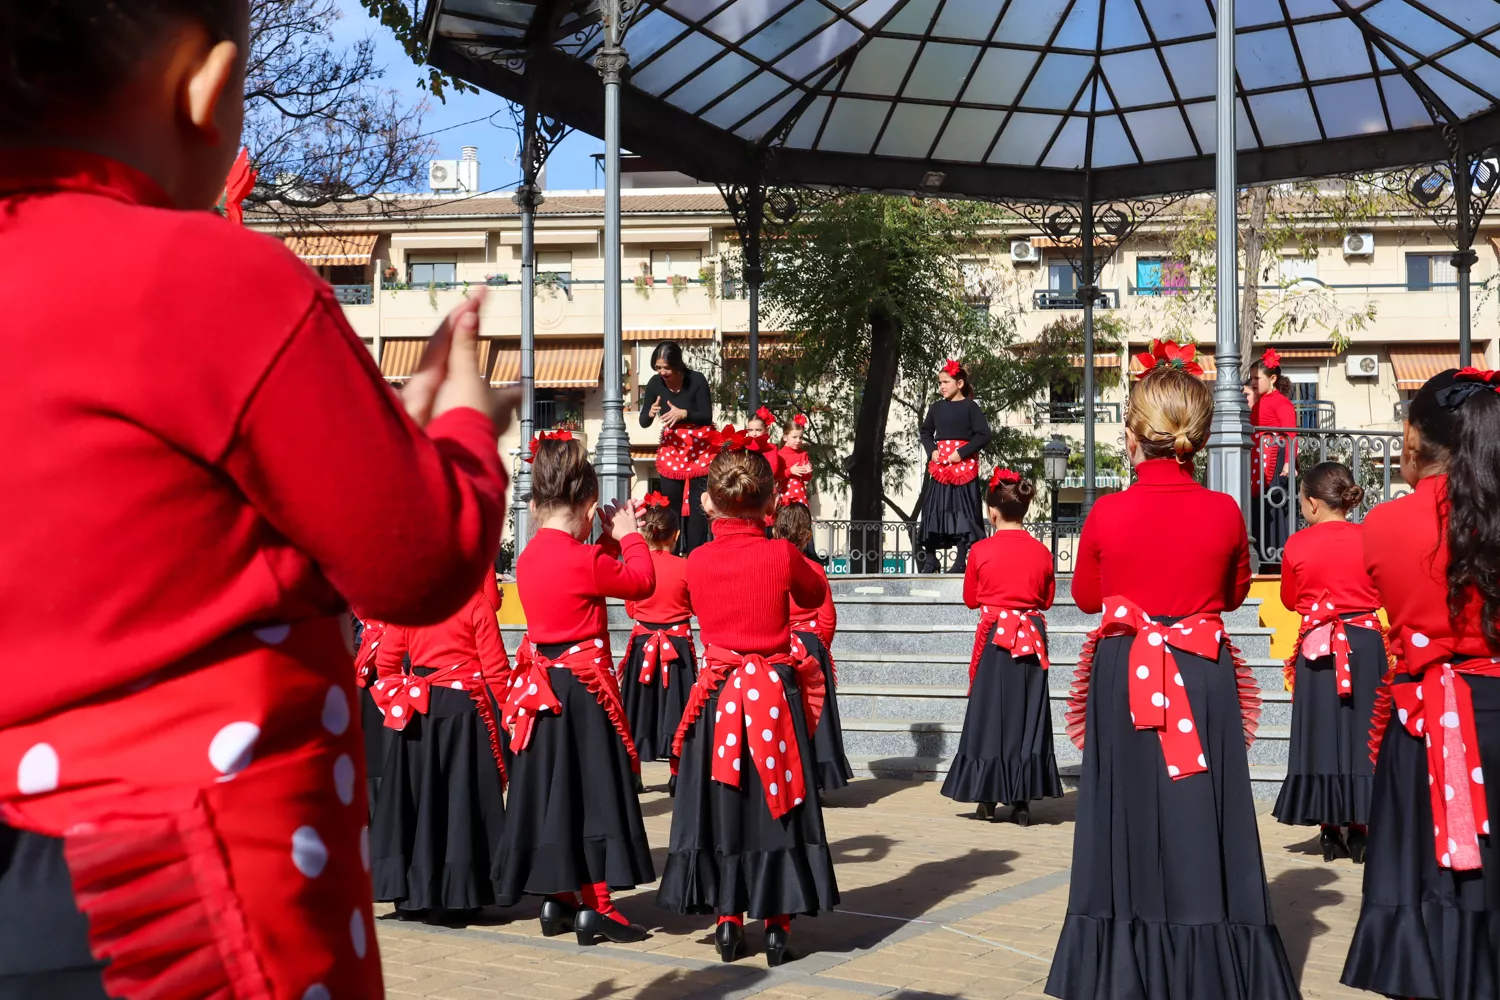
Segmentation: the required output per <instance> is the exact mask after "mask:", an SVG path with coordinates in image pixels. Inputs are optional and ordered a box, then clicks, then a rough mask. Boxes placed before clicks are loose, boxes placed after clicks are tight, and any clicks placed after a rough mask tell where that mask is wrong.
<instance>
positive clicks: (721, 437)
mask: <svg viewBox="0 0 1500 1000" xmlns="http://www.w3.org/2000/svg"><path fill="white" fill-rule="evenodd" d="M708 446H709V447H710V448H712V449H713V450H714V451H719V452H724V451H758V452H762V453H764V452H768V451H775V450H776V446H775V445H774V444H772V443H771V439H770V437H768V436H766V435H764V434H762V435H760V436H759V437H756V436H753V435H751V434H750V433H748V432H746V431H742V430H736V429H735V426H734V424H725V425H724V429H723V430H721V431H710V432H709V435H708Z"/></svg>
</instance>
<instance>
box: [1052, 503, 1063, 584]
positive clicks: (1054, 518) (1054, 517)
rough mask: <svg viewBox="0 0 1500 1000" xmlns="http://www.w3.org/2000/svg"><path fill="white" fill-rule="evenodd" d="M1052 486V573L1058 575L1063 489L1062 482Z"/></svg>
mask: <svg viewBox="0 0 1500 1000" xmlns="http://www.w3.org/2000/svg"><path fill="white" fill-rule="evenodd" d="M1051 486H1052V572H1053V574H1054V575H1055V574H1056V573H1057V531H1058V525H1057V494H1058V493H1059V492H1060V491H1061V489H1062V483H1061V482H1054V483H1052V484H1051Z"/></svg>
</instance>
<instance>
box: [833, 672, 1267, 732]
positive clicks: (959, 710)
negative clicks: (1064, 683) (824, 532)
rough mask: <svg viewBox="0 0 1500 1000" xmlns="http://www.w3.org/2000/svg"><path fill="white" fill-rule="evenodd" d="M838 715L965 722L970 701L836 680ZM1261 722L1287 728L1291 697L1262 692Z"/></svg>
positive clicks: (1055, 711) (1058, 704)
mask: <svg viewBox="0 0 1500 1000" xmlns="http://www.w3.org/2000/svg"><path fill="white" fill-rule="evenodd" d="M1049 694H1050V698H1051V702H1052V725H1053V728H1054V729H1057V730H1060V729H1061V728H1062V721H1063V720H1062V713H1063V709H1064V707H1065V706H1066V705H1067V701H1068V689H1067V688H1066V687H1058V686H1056V684H1055V683H1054V685H1053V687H1052V689H1051V691H1050V692H1049ZM838 698H839V716H840V718H844V719H873V720H880V719H922V720H924V721H929V722H957V723H962V722H963V721H964V714H965V713H966V712H967V711H968V707H969V699H968V697H967V695H966V693H965V689H964V688H962V687H913V686H904V685H864V684H849V683H846V682H845V680H844V678H843V677H842V676H841V677H840V678H839V688H838ZM1261 704H1262V707H1261V723H1262V724H1263V725H1266V726H1289V725H1291V723H1292V696H1291V695H1290V694H1288V693H1286V692H1285V691H1282V690H1279V689H1278V690H1275V691H1270V690H1262V692H1261Z"/></svg>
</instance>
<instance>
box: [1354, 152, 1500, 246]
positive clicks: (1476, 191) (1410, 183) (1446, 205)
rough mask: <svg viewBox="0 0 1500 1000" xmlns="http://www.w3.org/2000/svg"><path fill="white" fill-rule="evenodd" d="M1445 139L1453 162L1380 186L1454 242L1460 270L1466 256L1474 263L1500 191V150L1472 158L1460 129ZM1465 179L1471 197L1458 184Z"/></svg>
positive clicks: (1390, 177)
mask: <svg viewBox="0 0 1500 1000" xmlns="http://www.w3.org/2000/svg"><path fill="white" fill-rule="evenodd" d="M1443 136H1444V138H1445V139H1447V140H1448V149H1449V159H1447V160H1445V161H1440V162H1437V163H1423V164H1419V165H1417V166H1415V167H1407V168H1405V169H1401V170H1394V171H1391V172H1389V173H1384V174H1379V175H1377V177H1376V181H1375V182H1376V183H1377V184H1379V185H1380V186H1381V187H1382V188H1384V189H1385V190H1386V191H1388V192H1389V193H1391V194H1392V195H1395V196H1396V197H1398V198H1400V199H1401V200H1403V201H1405V202H1406V203H1407V204H1409V205H1411V206H1412V207H1413V208H1415V209H1416V210H1417V211H1419V212H1421V213H1423V214H1424V215H1426V216H1427V217H1428V218H1429V219H1431V220H1432V221H1433V222H1434V223H1435V224H1436V225H1437V226H1439V227H1440V228H1441V229H1442V230H1443V232H1445V233H1446V234H1447V235H1448V237H1449V238H1450V239H1452V240H1453V245H1454V246H1455V247H1457V248H1458V251H1459V253H1458V254H1455V260H1454V264H1455V265H1457V264H1458V260H1457V259H1456V258H1457V257H1458V256H1459V255H1464V254H1465V252H1467V256H1469V258H1470V259H1469V261H1468V263H1469V264H1473V263H1474V256H1475V255H1474V253H1473V250H1472V249H1471V248H1472V247H1473V245H1474V240H1475V238H1476V237H1477V236H1478V235H1479V225H1480V223H1481V222H1483V221H1484V216H1485V213H1486V212H1487V211H1488V210H1489V207H1490V204H1491V202H1492V201H1493V200H1494V198H1495V195H1496V193H1497V192H1500V166H1497V164H1496V158H1497V157H1500V147H1494V146H1492V147H1490V148H1489V149H1487V150H1484V151H1481V152H1479V153H1473V154H1470V153H1466V152H1465V151H1464V149H1463V146H1462V143H1461V142H1460V140H1459V135H1458V131H1457V130H1456V129H1454V128H1452V127H1451V126H1450V127H1445V128H1444V129H1443ZM1461 177H1468V179H1469V183H1468V190H1467V192H1465V191H1464V190H1463V185H1462V184H1461V183H1459V182H1458V180H1457V179H1458V178H1461Z"/></svg>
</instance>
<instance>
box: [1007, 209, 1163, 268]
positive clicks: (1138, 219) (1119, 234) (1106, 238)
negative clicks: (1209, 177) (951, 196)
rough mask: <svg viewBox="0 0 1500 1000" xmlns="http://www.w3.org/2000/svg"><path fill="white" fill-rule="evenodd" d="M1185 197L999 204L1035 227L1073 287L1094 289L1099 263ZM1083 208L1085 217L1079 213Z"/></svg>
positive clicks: (1100, 264) (1106, 259)
mask: <svg viewBox="0 0 1500 1000" xmlns="http://www.w3.org/2000/svg"><path fill="white" fill-rule="evenodd" d="M1185 197H1187V196H1186V195H1184V194H1175V195H1163V196H1162V197H1160V198H1149V199H1139V200H1135V199H1121V200H1113V201H1106V202H1101V203H1099V204H1097V205H1094V206H1092V211H1091V212H1089V211H1088V208H1087V207H1086V206H1085V205H1084V204H1082V203H1079V202H1067V201H1064V202H1025V201H1021V202H1002V203H1001V204H1002V205H1003V206H1004V207H1005V208H1007V209H1009V210H1010V211H1012V212H1014V213H1015V214H1016V215H1018V216H1020V217H1021V218H1022V219H1024V220H1025V221H1026V222H1028V223H1030V224H1031V225H1033V226H1035V227H1036V228H1037V229H1039V230H1041V233H1042V235H1043V236H1045V237H1046V238H1047V239H1049V240H1050V241H1051V242H1052V246H1053V247H1055V248H1056V249H1057V250H1059V251H1061V252H1062V255H1063V257H1064V259H1066V260H1067V262H1068V264H1069V265H1070V266H1071V267H1072V268H1073V275H1074V277H1075V278H1076V279H1077V283H1078V287H1079V288H1080V289H1086V288H1098V286H1099V276H1100V275H1101V274H1103V273H1104V267H1105V265H1106V264H1108V263H1109V262H1110V260H1111V259H1112V258H1113V257H1114V255H1115V252H1116V251H1117V250H1119V248H1120V247H1121V246H1122V245H1123V244H1124V243H1125V241H1126V240H1128V239H1130V238H1131V237H1132V236H1134V235H1135V233H1136V231H1137V230H1139V229H1140V228H1141V226H1143V225H1145V224H1146V223H1148V222H1150V221H1151V220H1152V219H1154V218H1155V217H1156V216H1158V215H1160V214H1161V213H1162V212H1163V211H1165V210H1166V209H1168V208H1170V207H1171V206H1173V205H1175V204H1177V203H1178V202H1180V201H1182V200H1183V199H1184V198H1185ZM1086 212H1087V213H1088V214H1089V215H1090V216H1091V217H1090V218H1087V219H1086V218H1085V213H1086ZM1090 237H1092V238H1091V239H1090Z"/></svg>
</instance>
